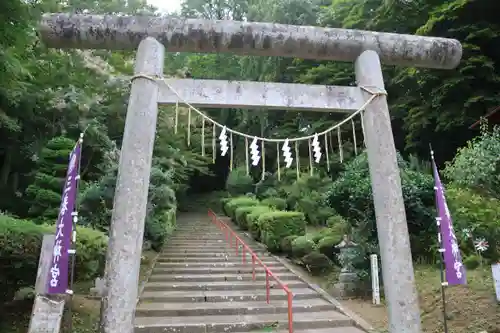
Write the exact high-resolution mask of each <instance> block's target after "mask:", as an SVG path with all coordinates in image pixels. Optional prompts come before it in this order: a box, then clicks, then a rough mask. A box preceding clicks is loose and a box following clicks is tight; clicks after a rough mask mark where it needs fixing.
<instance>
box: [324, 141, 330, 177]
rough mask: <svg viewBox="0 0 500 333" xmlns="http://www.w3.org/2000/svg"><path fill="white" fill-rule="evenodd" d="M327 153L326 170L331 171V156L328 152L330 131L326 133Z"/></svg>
mask: <svg viewBox="0 0 500 333" xmlns="http://www.w3.org/2000/svg"><path fill="white" fill-rule="evenodd" d="M325 155H326V170H327V171H328V172H330V157H329V153H328V133H325Z"/></svg>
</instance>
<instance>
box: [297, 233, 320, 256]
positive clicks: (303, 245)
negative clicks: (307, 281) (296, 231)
mask: <svg viewBox="0 0 500 333" xmlns="http://www.w3.org/2000/svg"><path fill="white" fill-rule="evenodd" d="M314 245H315V244H314V242H313V241H312V239H310V238H309V237H307V236H300V237H297V238H295V239H294V240H293V242H292V256H294V257H295V258H301V257H303V256H305V255H306V254H309V253H311V252H312V251H313V250H314Z"/></svg>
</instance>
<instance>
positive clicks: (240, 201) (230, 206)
mask: <svg viewBox="0 0 500 333" xmlns="http://www.w3.org/2000/svg"><path fill="white" fill-rule="evenodd" d="M258 204H259V200H257V199H255V198H251V197H238V198H234V199H231V200H229V201H228V202H226V205H225V207H224V211H225V212H226V214H227V216H229V217H230V218H231V219H233V220H234V219H235V215H234V214H235V211H236V208H239V207H248V206H257V205H258Z"/></svg>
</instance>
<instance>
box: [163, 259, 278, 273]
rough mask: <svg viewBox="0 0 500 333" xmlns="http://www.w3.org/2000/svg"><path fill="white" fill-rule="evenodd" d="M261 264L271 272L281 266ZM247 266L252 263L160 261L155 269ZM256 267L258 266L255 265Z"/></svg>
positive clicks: (269, 263)
mask: <svg viewBox="0 0 500 333" xmlns="http://www.w3.org/2000/svg"><path fill="white" fill-rule="evenodd" d="M262 263H264V265H266V266H267V267H269V269H271V271H272V270H273V267H276V266H282V264H281V263H279V262H277V261H275V260H273V261H270V260H263V261H262ZM247 265H249V266H250V268H251V265H252V263H251V262H248V263H246V264H242V263H241V260H238V261H234V262H226V261H206V262H199V261H198V262H162V261H157V262H156V267H158V268H180V267H206V268H216V267H227V268H229V267H238V268H245V267H246V266H247ZM256 266H259V265H258V264H256Z"/></svg>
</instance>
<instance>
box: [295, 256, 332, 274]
mask: <svg viewBox="0 0 500 333" xmlns="http://www.w3.org/2000/svg"><path fill="white" fill-rule="evenodd" d="M301 261H302V263H303V264H304V266H306V268H307V270H308V271H309V272H311V273H312V274H314V275H318V274H322V273H325V272H327V271H329V270H330V269H331V268H332V266H333V265H332V262H331V260H330V259H329V258H328V257H327V256H325V255H324V254H322V253H319V252H317V251H313V252H311V253H309V254H306V255H305V256H304V257H302V259H301Z"/></svg>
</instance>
